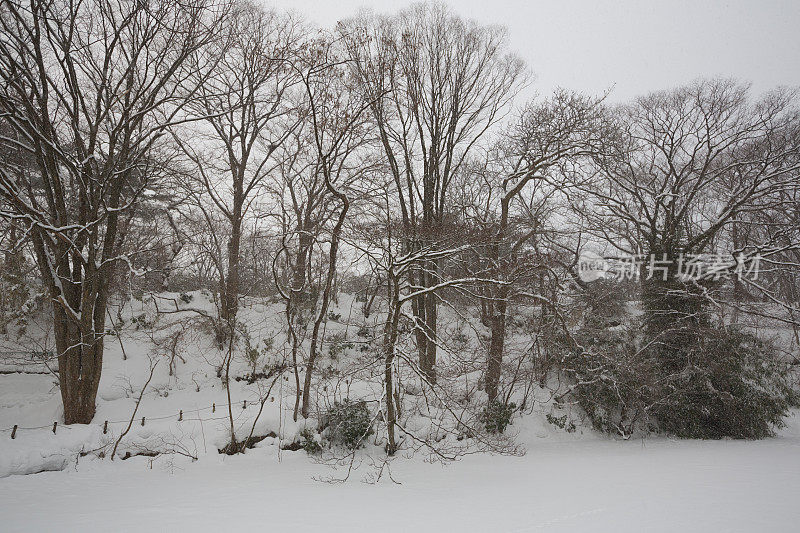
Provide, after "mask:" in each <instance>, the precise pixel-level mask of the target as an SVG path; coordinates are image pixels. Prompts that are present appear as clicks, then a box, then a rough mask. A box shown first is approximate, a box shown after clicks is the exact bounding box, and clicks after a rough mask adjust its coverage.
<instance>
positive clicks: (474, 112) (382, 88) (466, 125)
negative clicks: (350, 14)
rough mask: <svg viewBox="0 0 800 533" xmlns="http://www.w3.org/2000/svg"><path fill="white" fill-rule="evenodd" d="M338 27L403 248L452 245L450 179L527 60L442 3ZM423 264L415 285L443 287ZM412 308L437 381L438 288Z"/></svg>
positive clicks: (413, 274) (497, 34) (504, 102)
mask: <svg viewBox="0 0 800 533" xmlns="http://www.w3.org/2000/svg"><path fill="white" fill-rule="evenodd" d="M339 29H340V32H341V34H342V36H343V37H344V39H345V42H346V45H347V50H348V54H349V57H350V59H351V60H352V65H353V71H354V74H355V76H356V79H357V80H358V83H359V90H361V91H362V92H363V93H364V94H365V95H366V97H367V99H368V100H370V101H372V102H373V103H372V104H371V105H370V112H371V115H372V118H373V120H374V123H375V127H376V131H377V135H378V139H379V142H380V145H381V147H382V149H383V152H384V156H385V158H386V161H387V167H388V170H389V172H390V174H391V176H392V179H393V183H394V189H395V193H396V203H397V206H398V209H399V211H400V214H401V220H402V227H403V235H402V238H403V241H404V246H405V249H406V252H407V253H409V254H413V253H414V252H416V251H418V250H422V249H428V250H435V249H436V248H437V247H443V248H447V247H448V245H447V244H446V240H447V238H448V235H447V234H448V233H449V234H450V235H449V236H450V238H452V237H453V235H452V232H447V231H446V227H447V225H446V214H447V210H448V208H447V199H448V194H449V192H450V190H451V185H452V183H453V176H454V175H455V174H456V172H457V171H458V169H459V167H460V166H461V165H462V163H463V162H464V160H465V158H466V157H467V156H468V154H469V153H470V151H471V150H472V149H473V148H474V147H475V146H476V143H478V142H479V141H480V140H481V138H482V137H483V136H484V135H485V134H486V133H487V132H488V131H489V130H490V128H491V127H492V126H493V125H494V124H495V123H496V122H497V121H498V120H499V119H500V118H501V117H502V116H503V114H504V112H505V111H506V109H507V108H508V105H509V104H510V102H511V100H512V98H513V97H514V95H515V94H516V92H517V89H518V88H519V86H520V82H521V80H522V79H523V78H524V68H523V64H522V62H521V61H520V60H519V59H518V58H517V57H515V56H513V55H510V54H507V53H506V52H505V46H506V34H505V31H504V30H502V29H501V28H498V27H491V26H480V25H478V24H476V23H475V22H471V21H464V20H462V19H461V18H459V17H458V16H456V15H454V14H453V13H452V12H451V11H450V10H449V9H448V8H447V7H445V6H443V5H442V4H416V5H414V6H412V7H411V8H410V9H408V10H406V11H402V12H401V13H400V14H398V15H395V16H390V17H378V16H372V15H362V16H361V17H359V18H356V19H354V20H351V21H349V22H347V23H346V24H343V25H341V26H340V28H339ZM384 94H385V96H382V95H384ZM418 258H419V263H418V264H417V265H416V267H415V268H413V269H410V270H409V271H408V275H409V276H410V281H411V283H412V284H414V285H418V286H421V287H424V288H430V287H434V286H436V285H437V284H439V283H440V282H441V280H440V279H439V272H440V266H441V265H440V264H439V263H438V261H433V260H429V259H426V258H425V256H424V255H422V256H418ZM412 307H413V312H414V316H415V317H416V320H415V331H416V339H417V349H418V352H419V361H420V366H421V367H422V369H423V370H424V373H425V375H426V377H427V379H428V380H430V381H433V380H435V364H436V324H437V295H436V293H435V291H427V290H424V291H421V292H419V294H418V296H417V297H416V298H415V299H414V301H413V303H412Z"/></svg>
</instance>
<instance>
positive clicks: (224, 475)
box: [0, 435, 800, 532]
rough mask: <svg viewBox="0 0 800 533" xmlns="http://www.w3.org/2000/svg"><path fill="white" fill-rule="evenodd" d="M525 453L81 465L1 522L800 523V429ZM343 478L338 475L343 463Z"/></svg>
mask: <svg viewBox="0 0 800 533" xmlns="http://www.w3.org/2000/svg"><path fill="white" fill-rule="evenodd" d="M527 444H528V453H527V455H525V456H524V457H489V456H471V457H468V458H465V459H463V460H461V461H459V462H456V463H453V464H450V465H449V466H444V467H442V466H439V465H437V464H428V463H425V462H422V461H419V460H414V459H412V460H408V459H404V458H398V459H397V460H395V461H394V462H393V463H392V474H393V476H394V478H395V479H396V480H397V481H398V482H400V483H401V484H399V485H398V484H395V483H393V482H392V481H390V480H389V479H388V478H385V477H384V478H382V480H381V482H380V483H378V484H367V483H364V482H362V481H361V479H360V477H361V476H360V475H359V473H358V472H356V473H355V474H354V475H352V476H351V479H350V480H349V481H348V482H346V483H342V484H339V483H334V484H331V483H326V482H323V481H316V480H315V479H314V476H318V475H322V476H324V475H327V474H329V473H330V472H329V469H328V468H327V467H324V466H322V465H318V464H314V463H313V462H311V461H310V460H309V459H308V457H307V456H306V455H305V453H303V452H294V453H292V452H285V451H284V452H282V460H281V461H280V462H279V461H278V458H277V454H276V451H275V450H276V447H275V446H264V447H259V448H256V449H254V450H250V451H249V452H248V453H247V454H246V455H244V456H237V457H227V456H220V455H217V456H211V455H209V456H207V457H204V458H202V459H201V460H200V461H198V462H196V463H194V464H189V463H186V464H180V463H179V464H176V465H175V466H174V467H172V468H167V467H166V466H164V465H158V464H156V465H154V466H153V468H152V469H151V468H150V465H149V460H147V459H145V458H133V459H130V460H128V461H124V462H120V461H115V464H109V463H108V461H106V462H105V463H103V462H92V463H91V464H86V465H84V464H80V465H79V466H78V469H77V472H76V471H75V470H74V469H69V470H68V471H64V472H45V473H41V474H36V475H29V476H11V477H7V478H5V479H2V480H0V502H2V503H0V507H1V508H2V530H3V531H9V532H10V531H176V530H180V531H226V530H232V529H234V528H235V529H236V530H240V531H241V530H252V531H437V532H445V531H498V532H500V531H508V532H511V531H518V532H522V531H615V532H617V531H797V528H798V527H799V525H800V503H799V502H800V439H798V437H797V436H796V435H795V436H785V437H778V438H774V439H770V440H765V441H761V442H733V441H723V442H687V441H678V442H676V441H668V440H655V439H652V440H648V441H645V442H632V441H628V442H613V441H601V440H592V441H581V442H558V443H549V442H528V443H527ZM336 474H341V472H337V473H336Z"/></svg>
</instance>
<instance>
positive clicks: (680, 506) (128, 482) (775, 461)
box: [0, 293, 800, 532]
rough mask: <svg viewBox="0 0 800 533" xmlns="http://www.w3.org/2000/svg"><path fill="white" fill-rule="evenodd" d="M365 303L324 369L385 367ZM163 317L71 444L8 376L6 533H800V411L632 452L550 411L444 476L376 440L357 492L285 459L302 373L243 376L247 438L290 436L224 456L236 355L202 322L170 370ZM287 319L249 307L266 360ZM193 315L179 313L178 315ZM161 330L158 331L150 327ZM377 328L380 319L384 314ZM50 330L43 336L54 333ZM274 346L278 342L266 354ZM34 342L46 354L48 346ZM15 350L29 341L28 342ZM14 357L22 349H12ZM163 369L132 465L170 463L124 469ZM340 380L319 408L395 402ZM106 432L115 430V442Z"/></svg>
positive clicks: (135, 314)
mask: <svg viewBox="0 0 800 533" xmlns="http://www.w3.org/2000/svg"><path fill="white" fill-rule="evenodd" d="M173 296H174V297H176V298H177V295H173ZM165 302H166V303H165ZM352 303H353V302H352V299H348V298H343V299H342V302H341V304H342V305H340V306H339V307H338V308H336V309H334V311H335V313H337V314H340V315H341V317H340V318H337V319H336V320H331V321H330V322H329V323H328V325H327V327H328V328H329V337H334V335H333V334H334V333H338V334H339V336H340V339H344V340H346V341H347V342H345V343H342V344H343V345H344V344H348V343H350V341H352V343H350V344H349V345H348V346H346V347H345V348H343V350H344V352H342V353H340V354H339V355H338V356H337V357H333V356H331V352H332V351H331V350H329V349H328V347H326V349H325V350H324V352H325V354H326V355H325V357H324V358H323V360H322V361H321V364H320V369H321V373H324V372H322V370H323V369H326V368H329V369H332V368H334V367H339V368H341V367H342V365H346V364H347V361H356V362H357V363H358V364H357V365H356V366H364V365H365V364H367V363H369V362H370V360H372V359H374V356H373V355H372V354H371V352H370V349H369V343H368V339H369V335H367V334H363V332H361V333H357V332H360V331H361V330H363V327H364V326H368V325H369V324H365V323H363V322H362V323H360V324H356V325H352V324H353V320H354V318H353V317H354V316H355V315H356V313H354V312H353V308H352V307H351V304H352ZM160 305H161V306H162V309H163V308H164V306H165V305H172V306H173V308H174V307H175V306H176V305H179V306H180V307H181V308H182V309H183V308H186V307H197V308H201V309H206V310H208V311H211V309H210V307H209V306H210V302H209V301H208V300H207V299H204V297H203V295H202V294H200V293H195V294H194V295H193V300H192V302H191V303H190V304H186V303H185V302H179V301H178V302H176V301H174V300H173V301H172V302H169V301H166V300H165V301H162V302H161V303H160ZM151 311H152V309H151V308H150V307H148V306H147V305H144V304H142V303H141V302H138V303H137V302H134V303H133V304H132V305H131V304H129V306H128V307H127V308H126V309H124V310H123V312H122V313H121V315H119V316H124V319H125V324H126V326H125V328H124V330H123V333H122V335H121V337H120V338H121V340H122V345H123V346H124V347H125V357H123V353H122V349H121V346H120V343H119V342H117V340H116V338H114V337H109V338H108V339H107V340H106V347H107V352H106V357H105V359H104V373H103V377H102V380H101V385H100V391H99V395H98V411H97V415H96V417H95V422H94V423H93V424H91V425H89V426H79V425H75V426H70V427H62V426H61V425H59V426H58V427H57V431H56V434H55V435H54V434H53V432H52V423H53V421H57V420H60V419H61V418H60V417H61V410H60V409H61V408H60V397H59V393H58V389H57V387H55V386H54V377H53V376H52V375H48V374H46V373H34V374H32V373H3V374H0V430H2V431H0V531H50V530H59V531H153V530H156V531H159V530H169V531H172V530H176V529H181V530H191V531H220V530H223V529H226V528H236V529H237V530H239V529H241V528H244V529H245V530H259V531H261V530H267V531H272V530H275V531H320V530H322V531H437V532H446V531H484V532H486V531H491V532H494V531H537V530H543V531H586V530H591V531H675V530H678V531H794V530H797V528H798V527H800V505H798V502H800V413H798V414H795V416H793V417H792V418H791V419H789V420H788V421H787V422H788V425H787V427H786V428H784V429H783V430H781V431H780V433H779V435H778V436H777V437H775V438H772V439H766V440H763V441H681V440H670V439H665V438H648V439H646V440H630V441H622V440H616V439H612V438H608V437H605V436H601V435H598V434H597V433H595V432H593V431H592V430H591V429H588V428H586V427H582V426H580V425H579V426H578V429H577V431H576V432H574V433H567V432H565V431H564V430H561V429H558V428H556V427H555V426H553V425H551V424H549V423H548V422H547V421H546V419H545V414H546V413H547V412H549V410H550V409H552V406H551V405H548V404H547V403H546V401H544V400H542V401H541V403H540V404H537V408H536V409H534V411H533V413H531V414H528V415H526V416H524V417H521V418H516V419H515V420H514V423H513V425H512V426H511V431H512V433H514V434H516V441H517V443H518V444H520V445H521V446H523V447H524V448H525V449H526V451H527V453H526V454H525V455H523V456H500V455H488V454H484V453H482V454H474V455H467V456H464V457H463V458H461V459H460V460H458V461H455V462H452V463H448V464H442V463H441V462H430V461H428V460H426V459H429V457H428V456H427V455H425V454H424V453H420V452H418V453H416V454H414V455H409V453H408V452H407V451H404V452H401V453H400V454H399V455H398V456H397V457H395V458H393V459H392V460H391V461H390V462H389V463H387V464H384V463H383V458H384V454H383V453H382V450H381V448H380V447H379V446H375V445H372V444H370V445H368V446H367V448H366V449H365V450H362V451H360V452H358V454H357V455H356V461H355V463H354V466H355V468H354V469H353V470H352V471H351V472H350V473H349V477H348V479H347V481H346V482H339V481H341V480H342V479H343V478H345V477H347V476H348V465H347V464H345V465H338V466H337V465H333V464H332V461H331V460H325V461H320V460H318V459H315V458H313V457H310V456H308V455H307V454H306V453H305V452H304V451H302V450H301V451H289V450H281V446H282V445H285V444H287V443H289V442H291V441H292V440H294V439H295V438H296V435H297V433H298V431H299V429H300V427H301V425H300V424H295V423H293V422H292V421H291V408H292V407H293V400H294V394H293V388H292V386H293V385H292V382H293V377H292V375H291V373H290V372H286V373H285V377H286V380H284V379H279V380H278V382H277V383H276V385H275V387H274V388H273V390H272V391H270V393H269V394H268V395H267V394H266V387H267V385H268V383H267V380H261V381H257V382H256V383H254V384H248V383H247V382H246V381H232V384H231V397H232V399H233V401H232V404H233V405H234V408H233V412H234V416H235V418H236V430H237V435H238V436H239V438H240V439H241V438H243V437H244V436H246V435H247V434H249V432H250V429H251V427H252V420H253V419H254V418H255V415H256V412H257V411H258V409H257V407H258V403H257V402H258V400H259V398H267V401H266V402H265V404H264V412H263V413H262V415H261V416H260V417H259V420H258V423H257V424H256V426H255V429H254V430H253V433H254V435H266V434H268V433H270V432H274V433H275V434H276V437H275V438H272V437H267V438H266V439H265V440H263V441H261V442H260V443H258V444H257V445H256V447H255V448H253V449H250V450H248V451H247V453H246V454H244V455H238V456H226V455H222V454H219V453H217V449H218V448H219V447H222V446H224V445H225V444H226V442H227V441H226V439H227V435H228V433H227V432H228V427H229V426H228V422H227V420H226V419H225V415H226V413H227V408H226V407H225V405H226V404H227V394H226V391H225V388H224V387H223V386H222V384H221V381H220V379H219V378H218V377H217V376H216V371H215V365H216V364H218V362H219V357H220V353H221V352H220V350H219V349H218V348H217V347H214V346H212V345H211V343H210V340H209V339H210V338H211V337H210V335H209V334H207V333H202V332H201V333H198V332H197V331H198V330H197V327H196V324H195V325H192V326H191V327H189V328H187V329H186V331H185V333H184V334H183V335H182V336H181V338H180V343H179V344H178V345H179V346H180V349H179V350H178V351H177V355H176V357H175V358H174V360H173V363H174V364H173V365H170V359H172V357H171V354H172V350H171V346H172V345H171V344H170V342H169V339H171V338H172V337H171V335H174V334H175V333H176V332H177V331H179V329H180V328H178V327H177V326H176V327H173V326H172V325H170V323H169V322H165V323H160V324H157V325H156V326H157V327H154V326H153V324H152V322H148V321H149V320H150V318H151V315H150V314H148V313H150V312H151ZM280 312H281V310H280V307H279V306H278V305H274V306H269V305H263V304H258V303H255V302H253V303H252V305H249V304H248V305H246V306H245V307H244V308H243V310H242V313H241V314H242V316H243V317H244V319H245V320H247V321H248V331H249V334H250V335H251V337H252V341H253V343H254V344H258V343H260V344H258V345H259V346H264V347H265V349H264V350H263V351H264V354H267V353H268V352H270V351H272V352H275V351H276V349H275V348H274V347H276V346H281V345H282V343H283V339H282V338H281V333H280V318H281V314H280ZM191 314H192V313H191V312H185V313H184V312H181V313H177V314H175V315H171V316H172V317H173V318H171V319H170V320H174V319H175V318H176V317H178V318H179V317H184V318H185V317H188V316H191ZM133 318H136V321H134V320H133ZM143 319H144V322H145V323H147V324H148V325H146V326H142V322H143ZM362 320H363V319H362ZM371 320H372V322H373V323H374V321H375V318H374V317H373V318H372V319H371ZM348 322H349V323H350V324H351V325H346V323H348ZM32 326H33V324H31V325H29V329H30V330H31V331H34V332H35V331H37V330H36V328H34V327H32ZM367 329H368V328H367ZM200 331H202V328H200ZM28 335H29V336H30V335H33V333H29V334H28ZM269 338H273V339H274V342H273V343H272V345H271V346H272V348H271V349H266V347H268V346H270V343H269V342H268V339H269ZM33 341H34V344H36V345H38V346H42V345H46V341H45V340H44V339H43V338H42V339H39V341H36V340H35V339H33ZM15 342H17V344H20V343H22V344H24V343H25V342H26V341H25V336H23V337H21V338H20V339H18V340H17V341H15ZM362 345H363V346H366V347H367V349H364V350H362V349H361V348H360V346H362ZM0 348H5V349H7V350H8V349H13V348H14V346H10V345H8V343H6V346H2V347H0ZM333 351H334V352H335V350H333ZM151 360H153V361H155V360H158V361H159V366H158V367H157V369H156V372H155V374H154V377H153V380H152V382H151V384H150V386H149V387H148V389H147V390H146V391H145V395H144V397H143V400H142V403H141V405H140V406H139V412H138V413H137V416H136V420H135V421H134V422H133V424H132V426H131V430H130V432H129V434H128V435H127V436H126V437H125V439H123V441H122V443H121V444H120V448H119V451H118V455H119V456H122V455H123V454H124V453H128V452H130V453H132V454H134V455H135V454H136V453H140V452H141V451H143V450H158V451H160V452H162V453H161V454H160V455H158V456H157V457H147V456H134V457H132V458H130V459H127V460H120V459H119V458H118V459H115V460H114V461H113V462H112V461H111V460H110V458H109V457H108V455H109V454H110V451H111V448H112V447H113V442H114V441H115V440H116V438H117V437H118V436H119V434H120V433H121V432H122V431H123V430H124V429H125V427H126V426H127V421H128V420H129V419H130V418H131V413H132V411H133V408H134V406H135V399H136V398H137V397H138V393H139V391H140V390H141V387H142V386H143V385H144V382H145V381H146V379H147V375H148V374H149V367H150V361H151ZM262 363H263V361H262V362H259V365H260V364H262ZM170 366H172V371H170ZM235 367H236V368H235V373H234V375H237V376H241V375H244V374H245V373H246V372H247V370H248V367H247V362H246V361H245V360H243V359H242V358H239V359H238V360H237V362H236V365H235ZM15 368H21V367H19V366H18V365H13V364H12V365H7V366H5V367H3V368H0V370H3V371H4V372H13V371H14V369H15ZM24 369H25V370H27V371H29V372H30V371H31V370H34V371H41V370H43V367H39V366H33V367H31V366H25V367H24ZM378 370H379V368H378ZM329 374H330V377H329V378H326V379H328V381H326V382H325V383H326V385H325V386H320V387H317V388H316V389H317V390H318V394H320V395H321V396H318V397H317V398H316V399H315V400H316V402H317V403H321V404H327V403H329V402H330V401H331V400H332V399H336V398H340V397H342V396H343V395H348V396H351V397H359V396H363V397H369V396H370V395H372V396H374V395H375V394H377V395H378V396H380V393H379V389H380V387H379V386H378V391H375V390H371V389H370V387H371V386H372V387H373V388H374V385H375V384H374V383H372V384H370V382H369V380H368V379H367V380H366V381H365V382H364V383H354V382H353V379H352V376H353V375H354V374H341V373H337V372H335V371H333V370H331V371H330V372H329ZM368 374H369V373H368V372H367V373H366V374H363V373H362V374H359V375H361V376H364V375H367V377H368ZM345 375H347V376H350V377H349V378H345V377H344V376H345ZM326 394H327V396H326ZM409 394H410V395H409V396H408V397H407V398H406V400H407V401H409V402H413V401H414V396H413V393H409ZM337 395H338V396H337ZM545 397H546V395H545ZM244 400H247V402H248V405H247V408H244V407H245V406H244V405H243V401H244ZM212 405H213V406H214V407H213V408H212ZM181 411H182V415H180V413H181ZM142 416H144V417H145V418H146V424H145V425H144V426H143V425H142V424H141V417H142ZM179 417H181V420H178V418H179ZM105 420H108V421H109V422H110V423H109V427H108V432H107V433H106V434H104V433H103V431H102V425H103V422H104V421H105ZM14 424H17V425H18V426H19V429H18V431H17V434H16V438H15V439H13V440H12V439H11V438H10V431H9V428H10V427H11V426H13V425H14ZM30 428H36V429H30ZM376 437H377V436H376ZM98 450H103V451H104V452H105V458H101V457H97V455H98ZM187 455H189V456H195V457H197V460H192V459H190V458H189V457H187ZM381 467H383V469H382V470H381ZM381 472H382V475H381V476H380V478H379V479H376V478H377V476H378V474H379V473H381ZM24 474H28V475H24Z"/></svg>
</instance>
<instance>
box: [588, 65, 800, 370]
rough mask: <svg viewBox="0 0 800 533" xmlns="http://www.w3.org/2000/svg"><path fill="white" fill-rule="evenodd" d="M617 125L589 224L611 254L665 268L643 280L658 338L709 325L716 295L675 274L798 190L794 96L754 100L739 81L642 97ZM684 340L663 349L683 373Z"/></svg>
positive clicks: (772, 95)
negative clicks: (768, 203) (743, 219)
mask: <svg viewBox="0 0 800 533" xmlns="http://www.w3.org/2000/svg"><path fill="white" fill-rule="evenodd" d="M617 121H618V122H617V133H616V134H609V135H607V136H606V137H605V138H604V142H605V144H606V150H605V151H604V155H603V156H602V157H600V158H598V162H599V164H600V168H601V169H602V171H603V172H602V176H603V177H602V178H601V179H598V180H597V181H596V182H595V183H594V185H595V186H594V187H592V188H591V192H592V194H593V195H594V197H595V198H596V201H595V204H594V205H595V210H594V211H593V213H590V214H589V219H590V220H591V221H592V222H593V227H594V228H596V229H597V231H598V233H599V234H600V235H601V236H602V237H603V238H604V239H605V240H606V241H607V242H608V243H609V244H610V245H612V246H615V247H617V248H618V249H620V250H622V251H623V252H626V253H633V254H644V255H645V256H647V257H652V258H653V259H654V260H655V261H658V262H659V263H658V265H660V266H661V267H663V268H664V269H666V270H664V271H663V273H662V272H661V271H660V270H657V271H656V272H655V275H653V273H652V272H650V275H648V276H646V277H647V278H649V279H644V280H643V302H644V305H645V308H646V311H647V313H648V321H647V323H648V327H649V328H651V331H652V333H653V334H654V335H659V334H663V333H664V332H665V331H668V330H683V331H687V329H686V328H687V327H690V326H691V324H697V323H698V322H700V321H702V320H703V318H702V317H703V313H702V308H703V306H704V305H705V303H706V301H707V296H706V295H707V291H706V290H705V289H703V288H702V287H701V286H700V285H698V284H697V281H696V280H688V281H684V280H682V279H681V277H680V276H678V275H676V274H678V272H677V269H678V268H679V267H680V264H681V257H686V256H688V255H690V254H702V253H706V254H708V253H712V252H716V251H717V250H714V246H715V244H716V243H717V240H718V237H719V236H720V235H722V232H723V230H724V229H725V228H728V227H730V226H731V224H733V223H734V221H735V220H736V219H737V217H738V216H739V215H741V214H743V213H747V212H750V211H751V210H753V209H758V204H759V202H760V201H762V200H763V199H765V198H766V197H769V196H770V195H773V194H774V193H775V192H776V191H780V190H786V189H787V187H791V185H792V184H793V183H795V182H796V179H797V172H798V170H800V166H798V161H797V157H796V154H797V152H798V149H800V145H798V138H797V135H796V131H797V107H796V102H795V98H794V94H793V93H792V92H791V91H787V90H777V91H773V92H771V93H768V94H767V95H765V96H764V97H762V98H761V99H759V100H756V101H752V100H751V98H750V97H749V95H748V88H747V87H746V86H743V85H740V84H738V83H736V82H734V81H730V80H710V81H698V82H695V83H693V84H691V85H688V86H685V87H681V88H678V89H675V90H672V91H662V92H656V93H653V94H650V95H648V96H646V97H642V98H639V99H638V100H636V102H635V103H633V104H631V105H629V106H624V107H622V108H620V109H619V111H618V118H617ZM682 339H683V337H682V336H681V335H677V336H676V337H675V338H674V339H673V341H671V342H667V341H666V340H664V341H663V342H664V344H665V347H666V348H665V349H666V351H669V352H671V353H673V356H675V357H677V361H673V363H674V364H680V363H679V361H680V355H679V354H680V353H681V350H682V344H684V340H682ZM676 354H677V355H676ZM670 358H671V357H667V359H670Z"/></svg>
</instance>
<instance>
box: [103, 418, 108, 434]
mask: <svg viewBox="0 0 800 533" xmlns="http://www.w3.org/2000/svg"><path fill="white" fill-rule="evenodd" d="M106 433H108V420H106V421H105V422H103V435H105V434H106Z"/></svg>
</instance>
